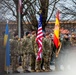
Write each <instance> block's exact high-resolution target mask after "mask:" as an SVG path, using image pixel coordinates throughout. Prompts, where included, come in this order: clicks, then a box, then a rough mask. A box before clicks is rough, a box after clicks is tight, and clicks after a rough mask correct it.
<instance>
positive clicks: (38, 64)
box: [36, 60, 42, 70]
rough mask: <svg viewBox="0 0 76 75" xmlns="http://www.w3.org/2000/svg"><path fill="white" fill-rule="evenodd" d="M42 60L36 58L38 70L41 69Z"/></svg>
mask: <svg viewBox="0 0 76 75" xmlns="http://www.w3.org/2000/svg"><path fill="white" fill-rule="evenodd" d="M41 63H42V60H36V70H41Z"/></svg>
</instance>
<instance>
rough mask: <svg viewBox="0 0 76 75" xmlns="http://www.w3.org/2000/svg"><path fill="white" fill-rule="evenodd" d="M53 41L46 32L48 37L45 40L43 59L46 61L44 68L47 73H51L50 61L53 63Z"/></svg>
mask: <svg viewBox="0 0 76 75" xmlns="http://www.w3.org/2000/svg"><path fill="white" fill-rule="evenodd" d="M51 45H52V44H51V39H50V34H49V33H48V32H46V36H45V38H44V39H43V59H44V68H45V71H46V72H48V71H50V61H51V54H52V47H51Z"/></svg>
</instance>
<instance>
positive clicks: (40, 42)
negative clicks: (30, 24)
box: [36, 15, 43, 60]
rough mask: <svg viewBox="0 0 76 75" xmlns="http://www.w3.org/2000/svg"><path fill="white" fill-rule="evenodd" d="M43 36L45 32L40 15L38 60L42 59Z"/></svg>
mask: <svg viewBox="0 0 76 75" xmlns="http://www.w3.org/2000/svg"><path fill="white" fill-rule="evenodd" d="M42 38H43V32H42V15H40V18H39V23H38V32H37V40H36V41H37V44H38V53H37V58H36V60H41V58H42Z"/></svg>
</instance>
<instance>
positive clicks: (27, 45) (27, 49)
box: [22, 36, 34, 71]
mask: <svg viewBox="0 0 76 75" xmlns="http://www.w3.org/2000/svg"><path fill="white" fill-rule="evenodd" d="M22 50H23V68H24V70H25V71H26V70H28V68H29V66H31V62H30V60H31V54H32V53H34V52H33V46H32V41H31V39H30V37H27V36H26V38H25V39H24V40H23V42H22Z"/></svg>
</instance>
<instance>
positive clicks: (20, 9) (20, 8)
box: [18, 0, 22, 13]
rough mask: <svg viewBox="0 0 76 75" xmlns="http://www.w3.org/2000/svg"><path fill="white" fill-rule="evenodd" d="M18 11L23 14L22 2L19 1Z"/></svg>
mask: <svg viewBox="0 0 76 75" xmlns="http://www.w3.org/2000/svg"><path fill="white" fill-rule="evenodd" d="M18 11H19V12H20V13H22V0H19V3H18Z"/></svg>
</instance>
